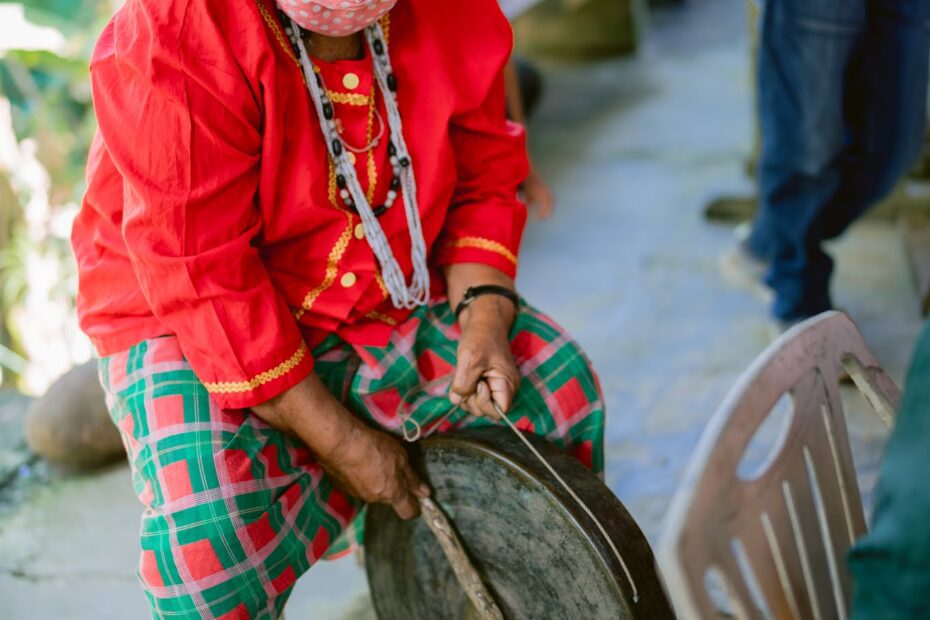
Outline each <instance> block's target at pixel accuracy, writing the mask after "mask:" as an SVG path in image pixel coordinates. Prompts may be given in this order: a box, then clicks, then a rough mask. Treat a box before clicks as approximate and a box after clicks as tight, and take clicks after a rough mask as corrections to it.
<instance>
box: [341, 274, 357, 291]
mask: <svg viewBox="0 0 930 620" xmlns="http://www.w3.org/2000/svg"><path fill="white" fill-rule="evenodd" d="M356 282H358V278H357V277H356V276H355V274H354V273H352V272H351V271H350V272H349V273H347V274H345V275H344V276H342V280H341V283H342V286H343V288H351V287H353V286H355V283H356Z"/></svg>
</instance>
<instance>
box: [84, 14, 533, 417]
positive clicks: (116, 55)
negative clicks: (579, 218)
mask: <svg viewBox="0 0 930 620" xmlns="http://www.w3.org/2000/svg"><path fill="white" fill-rule="evenodd" d="M384 25H385V26H386V28H387V31H388V41H389V49H390V54H391V60H392V63H393V66H394V71H395V74H396V75H397V79H398V83H399V89H398V97H399V106H400V111H401V115H402V118H403V125H404V135H405V137H406V141H407V144H408V147H409V149H410V152H411V156H412V160H413V165H414V171H415V174H416V179H417V186H418V200H419V207H420V212H421V217H422V221H423V230H424V234H425V237H426V241H427V245H428V246H429V247H430V248H431V250H430V256H429V260H430V264H431V266H432V267H433V268H434V270H433V271H434V273H433V281H434V293H435V294H441V293H442V289H443V283H442V281H441V275H440V274H439V272H438V269H437V268H438V267H439V266H441V265H444V264H450V263H457V262H475V263H484V264H487V265H491V266H493V267H496V268H497V269H500V270H501V271H503V272H505V273H508V274H510V275H514V274H515V271H516V265H517V254H518V250H519V244H520V237H521V235H522V231H523V226H524V223H525V219H526V212H525V207H524V206H523V205H522V204H521V203H520V202H519V201H518V199H517V197H516V192H517V186H518V185H519V184H520V183H521V182H522V180H523V179H524V177H525V175H526V172H527V160H526V153H525V144H524V134H523V131H522V129H521V128H520V127H519V126H517V125H514V124H512V123H509V122H507V121H506V119H505V103H504V87H503V78H502V67H503V65H504V63H505V62H506V60H507V58H508V56H509V54H510V49H511V41H512V39H511V31H510V27H509V24H508V23H507V21H506V20H505V18H504V17H503V16H502V15H501V12H500V9H499V8H498V6H497V2H496V0H469V1H468V2H435V0H400V1H399V2H398V3H397V6H396V7H395V8H394V9H393V10H392V11H391V13H390V14H389V16H388V19H387V20H386V22H385V24H384ZM317 64H318V66H319V67H320V71H321V75H322V77H323V79H324V82H325V84H326V87H327V89H328V90H329V91H330V93H331V95H330V96H331V98H332V100H333V101H334V103H335V107H336V116H337V118H338V119H339V121H340V122H341V123H342V125H343V127H344V128H345V133H344V134H343V135H344V138H345V141H346V142H347V143H349V144H353V145H359V146H360V145H364V144H366V143H367V142H368V141H369V140H368V138H369V136H372V135H377V133H378V131H379V122H378V119H377V116H378V115H377V114H375V113H374V110H373V109H372V99H371V96H372V92H373V90H372V83H373V74H372V65H371V59H370V58H369V57H368V55H367V51H366V57H365V58H363V59H361V60H353V61H338V62H332V63H326V62H321V61H318V63H317ZM91 80H92V86H93V94H94V107H95V110H96V113H97V118H98V121H99V126H100V129H99V133H98V136H97V138H96V140H95V141H94V144H93V147H92V149H91V153H90V156H89V159H88V168H87V176H88V190H87V194H86V198H85V201H84V204H83V207H82V209H81V212H80V214H79V216H78V218H77V220H76V222H75V226H74V232H73V235H72V240H73V245H74V250H75V253H76V255H77V259H78V265H79V275H80V287H79V296H78V312H79V315H80V318H81V324H82V327H83V329H84V330H85V331H86V332H87V333H88V335H89V336H90V337H91V339H92V341H93V342H94V345H95V346H96V348H97V351H98V353H99V354H100V355H110V354H113V353H116V352H118V351H121V350H124V349H126V348H128V347H130V346H132V345H134V344H136V343H138V342H139V341H141V340H143V339H145V338H151V337H155V336H159V335H166V334H173V335H176V336H177V338H178V339H179V342H180V344H181V347H182V349H183V351H184V353H185V355H186V357H187V358H188V360H189V361H190V363H191V366H192V367H193V369H194V371H195V373H196V374H197V376H198V378H200V379H201V380H202V381H203V382H204V384H205V385H206V387H207V389H208V390H209V391H210V393H211V395H212V397H213V399H214V400H215V401H216V402H217V403H218V404H219V405H220V406H222V407H226V408H237V407H249V406H253V405H255V404H258V403H260V402H264V401H266V400H268V399H269V398H271V397H273V396H275V395H277V394H279V393H281V392H283V391H285V390H286V389H288V388H290V387H291V386H293V385H295V384H296V383H297V382H299V381H300V380H302V379H303V378H304V377H306V376H307V374H308V373H309V372H310V371H311V370H312V367H313V361H312V359H311V355H310V349H311V348H312V347H313V346H314V344H316V343H318V342H321V341H322V339H323V338H325V337H326V336H327V335H329V334H332V333H336V334H338V335H339V336H340V337H342V338H344V339H345V340H346V341H348V342H351V343H353V344H363V345H383V344H385V343H386V342H387V340H388V338H389V337H390V334H391V332H392V330H393V329H394V327H395V326H396V325H397V324H398V323H399V322H401V321H402V320H403V319H404V318H405V317H406V315H407V314H408V312H407V311H402V310H397V309H395V308H394V307H393V305H392V304H391V302H390V300H389V299H388V297H387V294H386V291H385V289H384V285H383V281H381V278H380V274H379V267H378V263H377V259H376V258H375V257H374V254H373V253H372V251H371V249H370V247H369V246H368V242H367V241H366V240H365V238H364V230H363V229H362V227H361V226H360V219H359V218H358V216H357V215H355V214H353V213H350V212H348V211H347V210H346V209H345V208H344V206H343V205H342V203H341V201H340V200H339V199H338V198H337V197H336V194H335V192H334V186H333V184H334V177H333V174H332V171H331V167H330V163H329V156H328V153H327V149H326V147H325V144H324V138H323V134H322V132H321V130H320V126H319V121H318V119H317V116H316V113H315V111H314V108H313V103H312V101H311V99H310V96H309V93H308V92H307V90H306V87H305V85H304V82H303V75H302V73H301V70H300V68H299V65H298V63H297V60H296V58H295V56H294V53H293V50H292V49H291V47H290V43H289V42H288V40H287V38H286V36H285V33H284V30H283V27H282V25H281V24H280V23H279V21H278V17H277V13H276V11H275V5H274V0H244V1H243V2H235V3H232V2H226V1H224V0H129V2H127V4H126V5H125V6H124V7H123V8H122V9H121V10H120V11H119V12H118V13H117V15H116V16H115V17H114V18H113V20H112V21H111V22H110V24H109V25H108V26H107V28H106V29H105V30H104V32H103V34H102V35H101V37H100V40H99V42H98V44H97V47H96V50H95V53H94V56H93V59H92V62H91ZM374 92H376V91H374ZM374 102H375V103H374V105H375V106H377V110H378V111H380V113H381V116H382V117H383V118H385V119H386V113H385V109H384V101H383V98H382V97H381V95H380V93H377V92H376V95H375V99H374ZM385 131H387V129H385ZM385 136H386V134H385ZM356 169H357V171H358V175H359V179H360V180H361V183H362V187H363V188H366V189H367V191H368V192H369V193H370V195H371V197H372V204H381V203H383V202H384V199H385V196H386V194H387V191H388V189H389V187H388V185H389V184H390V179H391V167H390V165H389V163H388V154H387V139H382V140H381V142H380V144H379V146H378V147H377V148H376V149H374V150H373V151H372V155H371V157H369V156H367V155H365V154H360V155H358V157H357V163H356ZM381 223H382V226H383V227H384V229H385V232H386V234H387V236H388V239H389V240H390V243H391V246H392V248H393V250H394V254H395V256H397V258H398V260H399V262H400V264H401V267H402V269H403V270H404V272H405V274H406V275H407V276H408V279H409V276H410V274H411V271H412V268H411V263H410V258H409V257H410V239H409V236H408V233H407V226H406V222H405V218H404V213H403V204H402V202H401V200H400V199H398V201H397V202H396V203H395V204H394V206H393V207H392V208H391V209H390V210H389V211H388V212H387V213H385V214H384V215H383V216H382V218H381Z"/></svg>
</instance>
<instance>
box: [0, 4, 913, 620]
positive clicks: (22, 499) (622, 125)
mask: <svg viewBox="0 0 930 620" xmlns="http://www.w3.org/2000/svg"><path fill="white" fill-rule="evenodd" d="M747 49H748V41H747V37H746V18H745V2H744V0H702V1H701V2H699V3H698V2H695V3H692V4H691V5H690V6H687V7H684V8H671V7H670V8H664V9H661V10H660V11H655V12H653V15H652V20H651V26H650V34H649V39H648V43H647V47H646V49H645V50H644V51H643V52H642V53H641V54H640V55H639V56H638V57H637V58H635V59H621V60H612V61H608V62H600V63H595V64H589V65H583V66H577V65H574V66H547V67H545V75H546V81H547V93H546V96H545V99H544V102H543V104H542V107H541V109H540V110H539V113H538V115H537V117H536V119H535V120H534V122H533V126H532V148H533V152H534V154H535V158H536V161H537V163H538V165H539V167H540V169H541V170H542V171H543V173H544V174H545V176H546V178H547V179H548V180H549V181H550V182H551V184H552V186H553V188H554V189H555V192H556V194H557V197H558V203H559V204H558V210H557V212H556V215H555V216H554V217H553V218H552V219H551V220H549V221H546V222H543V223H534V224H532V225H531V227H530V228H529V231H528V234H527V239H526V244H525V250H524V252H523V261H522V264H523V267H522V273H521V277H520V287H521V289H522V291H523V292H524V293H525V295H526V296H527V297H528V298H529V299H530V300H532V301H533V302H534V303H535V304H537V305H538V306H540V307H541V308H543V309H544V310H546V311H548V312H549V313H551V314H552V315H554V316H555V317H557V318H558V319H559V320H560V321H562V322H563V323H564V324H565V325H566V327H568V328H569V329H570V330H571V331H572V332H573V333H574V334H575V335H576V337H577V338H578V340H579V341H580V342H581V343H582V345H583V346H584V347H585V348H586V349H587V350H588V352H589V354H590V356H591V357H592V359H593V360H594V363H595V366H596V367H597V369H598V370H599V372H600V375H601V378H602V380H603V385H604V389H605V391H606V395H607V401H608V405H609V411H610V419H609V425H608V429H607V433H608V434H607V455H608V469H607V481H608V483H609V485H610V487H611V489H613V491H614V492H615V493H616V494H617V496H618V497H619V498H620V499H621V500H622V501H623V502H624V503H626V505H627V506H628V507H629V509H630V511H631V512H632V514H633V516H634V517H635V518H636V519H637V520H638V522H639V523H640V524H641V526H642V528H643V530H644V531H645V532H646V534H647V536H648V537H649V539H650V540H651V541H653V542H655V541H657V539H658V538H659V536H660V535H661V523H662V517H663V515H664V512H665V509H666V507H667V505H668V502H669V499H670V496H671V495H672V493H673V491H674V490H675V487H676V485H677V483H678V481H679V479H680V477H681V474H682V470H683V468H684V467H685V465H686V463H687V460H688V457H689V455H690V453H691V451H692V449H693V447H694V445H695V443H696V442H697V440H698V437H699V436H700V434H701V431H702V429H703V428H704V426H705V424H706V422H707V420H708V418H709V417H710V416H711V414H712V413H713V412H714V410H715V408H716V407H717V406H718V404H719V403H720V402H721V400H722V399H723V397H724V395H725V393H726V391H727V390H728V389H729V387H730V386H731V385H732V384H733V383H734V381H735V380H736V378H737V377H738V376H739V374H740V373H741V372H742V371H743V370H744V369H745V368H746V366H747V365H748V364H749V363H750V361H751V360H752V359H753V358H754V357H755V356H756V355H757V354H758V353H759V352H760V351H761V350H762V349H763V348H764V347H765V346H766V345H767V344H768V342H769V329H768V323H767V320H766V311H765V307H764V305H763V304H762V303H761V302H760V301H759V300H757V299H756V298H754V297H753V296H752V295H750V294H748V293H747V292H745V291H742V290H739V289H735V288H731V287H729V286H728V285H727V284H726V283H725V282H724V280H723V279H722V278H721V276H720V275H719V273H718V268H717V257H718V254H719V252H720V251H721V250H722V249H723V248H725V247H726V246H727V245H728V244H729V243H730V242H731V239H732V229H731V228H729V227H725V226H718V225H710V224H708V223H706V222H705V221H703V220H702V217H701V210H702V206H703V205H704V204H705V203H706V202H707V201H708V200H709V199H711V198H713V197H715V196H717V195H719V194H720V193H723V192H731V191H746V190H748V189H751V186H750V185H749V184H748V182H747V181H746V180H745V178H744V177H743V176H742V175H743V162H744V160H745V158H746V157H747V155H748V153H749V151H750V148H751V135H752V117H751V89H750V84H749V81H748V72H749V69H748V61H749V57H748V51H747ZM835 253H836V255H837V256H838V259H839V260H838V265H839V267H838V273H837V278H836V283H835V284H836V286H835V293H836V299H837V302H838V303H839V304H840V305H841V306H842V307H843V308H845V309H847V310H848V311H849V312H850V313H851V314H852V316H853V317H854V318H855V320H856V321H857V322H858V323H859V325H860V327H861V329H862V331H863V333H864V334H865V337H866V340H867V341H868V342H869V343H870V345H871V346H872V347H873V349H874V351H875V353H876V354H877V356H878V358H879V360H880V361H881V362H882V364H883V365H884V366H885V367H886V368H887V369H888V370H889V372H890V373H891V375H892V377H893V378H895V380H897V381H898V382H900V381H901V379H902V377H903V373H904V370H905V366H906V363H907V359H908V356H909V352H910V349H911V346H912V343H913V341H914V338H915V335H916V333H917V330H918V328H919V325H920V319H919V317H918V314H917V302H916V300H915V298H914V294H913V291H912V290H911V287H910V284H909V280H908V274H907V271H906V267H905V262H904V258H903V254H902V250H901V247H900V245H899V243H898V240H897V235H896V233H895V230H894V228H893V227H892V226H891V225H886V224H881V223H873V222H868V223H865V224H862V225H859V226H858V227H856V228H855V229H854V230H853V231H852V232H851V233H850V234H849V235H848V236H847V237H846V238H845V239H844V240H843V241H841V242H840V243H838V244H837V245H836V246H835ZM846 401H847V409H848V417H849V420H850V424H851V435H852V438H853V442H854V454H855V458H856V460H857V465H858V468H859V470H860V480H861V482H862V485H863V488H864V490H865V492H866V493H865V497H866V500H867V501H868V498H869V490H870V489H871V487H872V485H873V484H874V479H875V468H876V464H877V462H878V458H879V455H880V452H881V448H882V445H883V442H884V439H885V436H886V431H885V430H884V429H883V428H882V427H881V425H880V424H879V423H878V422H877V420H876V419H875V418H874V416H872V415H871V414H870V413H869V412H868V411H867V409H866V408H865V406H864V402H863V401H862V400H861V399H860V398H859V397H858V396H857V395H856V394H855V393H853V392H850V393H849V394H847V398H846ZM8 415H9V414H8ZM0 421H2V417H0ZM2 450H4V448H0V452H2ZM0 462H2V461H0ZM19 478H20V480H19V481H18V482H17V483H16V484H14V485H12V486H8V487H7V489H6V491H4V493H3V495H2V496H0V619H2V620H21V619H27V618H28V619H30V620H45V619H59V618H68V619H69V620H91V619H93V620H108V619H113V620H117V619H118V620H133V619H136V618H144V617H146V614H145V605H144V601H143V597H142V595H141V593H140V592H139V590H138V588H137V586H136V584H135V581H134V577H133V570H134V566H135V562H136V553H137V551H136V548H137V541H136V533H137V529H138V518H139V512H140V511H139V508H138V507H137V505H136V501H135V499H134V497H133V495H132V492H131V489H130V484H129V472H128V470H127V469H126V468H125V467H122V466H121V467H115V468H112V469H110V470H108V471H105V472H103V473H99V474H96V475H91V476H79V477H68V476H64V475H61V474H60V473H56V472H49V471H47V468H44V467H43V466H42V465H41V464H37V465H35V466H32V467H28V466H27V467H24V468H22V469H21V472H20V476H19ZM30 481H33V482H32V483H30ZM288 617H289V618H310V617H312V618H317V619H348V618H370V617H372V612H371V609H370V603H369V602H368V598H367V588H366V583H365V578H364V573H363V571H362V570H361V569H360V568H359V567H358V566H357V565H356V563H355V560H354V559H352V558H348V559H345V560H341V561H338V562H335V563H324V564H321V565H319V566H317V567H315V568H314V569H313V570H312V571H311V572H310V573H309V574H308V575H307V576H306V577H305V578H304V579H302V580H301V581H300V582H299V584H298V586H297V588H296V591H295V594H294V597H293V599H292V604H291V606H290V608H289V611H288Z"/></svg>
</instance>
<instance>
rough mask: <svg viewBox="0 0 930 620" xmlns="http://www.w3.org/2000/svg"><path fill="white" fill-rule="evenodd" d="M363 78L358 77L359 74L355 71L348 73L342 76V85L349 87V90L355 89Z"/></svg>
mask: <svg viewBox="0 0 930 620" xmlns="http://www.w3.org/2000/svg"><path fill="white" fill-rule="evenodd" d="M360 82H361V80H359V79H358V76H357V75H355V74H354V73H346V74H345V75H344V76H342V85H343V86H345V87H346V88H348V89H349V90H355V89H356V88H358V85H359V83H360Z"/></svg>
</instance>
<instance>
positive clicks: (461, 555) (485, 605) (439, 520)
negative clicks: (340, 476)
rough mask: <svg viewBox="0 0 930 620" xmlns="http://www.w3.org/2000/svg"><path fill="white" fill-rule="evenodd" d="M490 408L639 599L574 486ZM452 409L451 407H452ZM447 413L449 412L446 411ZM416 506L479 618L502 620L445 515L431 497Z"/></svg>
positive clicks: (627, 572)
mask: <svg viewBox="0 0 930 620" xmlns="http://www.w3.org/2000/svg"><path fill="white" fill-rule="evenodd" d="M492 403H493V404H494V409H495V410H496V411H497V414H498V416H499V417H500V419H501V420H503V421H504V423H505V424H506V425H507V426H508V428H510V430H512V431H513V433H514V435H516V436H517V437H518V438H519V439H520V441H522V442H523V444H524V445H525V446H526V447H527V448H528V449H529V451H530V452H531V453H532V454H533V456H535V457H536V459H537V460H539V462H540V463H541V464H542V466H543V467H545V468H546V470H547V471H548V472H549V473H550V474H552V477H553V478H555V479H556V480H557V481H558V483H559V484H560V485H562V487H563V488H564V489H565V490H566V491H567V492H568V494H569V495H570V496H571V498H572V499H573V500H575V503H576V504H578V506H579V507H580V508H581V509H582V510H583V511H584V512H585V514H587V515H588V517H590V518H591V520H592V521H593V522H594V525H595V526H597V529H598V531H599V532H600V533H601V536H603V537H604V540H606V541H607V544H608V545H609V546H610V550H611V551H612V552H613V555H614V557H615V558H616V559H617V562H618V563H619V564H620V567H621V568H622V569H623V573H624V575H625V576H626V579H627V581H628V582H629V584H630V588H631V590H632V592H633V602H634V603H638V602H639V592H638V591H637V589H636V582H634V581H633V574H632V573H631V572H630V569H629V567H628V566H627V564H626V562H625V561H624V559H623V556H622V555H620V550H619V549H617V546H616V545H615V544H614V541H613V539H611V537H610V536H609V535H608V534H607V530H606V529H605V528H604V526H603V525H602V524H601V522H600V520H599V519H598V518H597V517H596V516H594V512H592V511H591V509H590V508H589V507H588V505H587V504H585V502H584V500H582V499H581V498H580V497H579V496H578V494H577V493H575V490H574V489H572V488H571V486H570V485H569V484H568V483H567V482H565V480H564V479H563V478H562V476H560V475H559V473H558V472H557V471H556V470H555V468H554V467H553V466H552V465H550V464H549V461H547V460H546V458H545V457H544V456H543V455H542V454H540V453H539V451H538V450H537V449H536V447H535V446H534V445H533V444H532V442H530V440H529V439H527V438H526V436H525V435H524V434H523V433H522V432H520V430H519V429H518V428H517V427H516V426H515V425H514V423H513V422H511V421H510V420H509V419H508V418H507V416H506V415H505V414H504V411H503V410H502V409H501V408H500V406H499V405H498V404H497V403H496V402H493V401H492ZM453 410H454V408H453ZM450 413H451V412H450ZM406 421H409V422H412V423H413V424H414V425H415V426H416V432H415V433H413V434H412V435H408V433H407V429H406V424H404V437H405V438H406V439H407V441H411V442H412V441H416V440H417V439H419V438H420V435H421V428H420V425H419V424H418V423H417V422H416V421H415V420H413V419H412V418H411V417H409V416H408V417H407V419H406V420H405V422H406ZM420 506H421V508H422V510H423V515H424V517H425V521H426V524H427V526H428V527H429V528H430V530H431V531H432V532H433V534H434V535H435V536H436V538H437V540H438V541H439V544H440V546H441V547H442V550H443V552H444V553H445V556H446V558H447V559H448V560H449V563H450V564H451V565H452V570H453V572H455V576H456V578H457V579H458V581H459V584H460V585H461V586H462V588H463V589H464V590H465V593H466V594H467V595H468V598H469V599H470V600H471V602H472V604H473V605H474V606H475V608H476V609H477V610H478V611H479V612H481V614H482V618H483V619H484V620H503V617H504V616H503V614H502V613H501V611H500V608H499V607H498V606H497V604H496V603H495V602H494V599H493V597H492V596H491V594H490V593H489V592H488V590H487V588H486V587H485V585H484V583H482V581H481V577H480V576H479V575H478V571H477V570H476V569H475V567H474V565H473V564H472V563H471V561H470V560H469V559H468V555H467V554H466V553H465V548H464V547H463V546H462V543H461V541H459V539H458V536H457V535H456V534H455V530H453V529H452V525H451V523H449V520H448V518H447V517H446V516H445V514H443V512H442V510H440V508H439V506H438V505H436V503H435V502H433V501H432V500H431V499H429V498H426V499H422V500H420Z"/></svg>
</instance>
